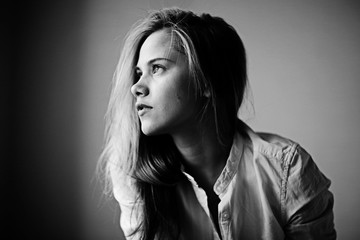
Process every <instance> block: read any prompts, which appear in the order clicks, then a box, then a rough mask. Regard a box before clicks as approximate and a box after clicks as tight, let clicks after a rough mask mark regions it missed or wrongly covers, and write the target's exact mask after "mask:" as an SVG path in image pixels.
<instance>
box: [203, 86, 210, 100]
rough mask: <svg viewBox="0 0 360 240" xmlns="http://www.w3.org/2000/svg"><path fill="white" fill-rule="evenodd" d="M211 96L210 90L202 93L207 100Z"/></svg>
mask: <svg viewBox="0 0 360 240" xmlns="http://www.w3.org/2000/svg"><path fill="white" fill-rule="evenodd" d="M210 96H211V93H210V90H209V89H208V88H207V89H206V90H205V92H204V97H206V98H209V97H210Z"/></svg>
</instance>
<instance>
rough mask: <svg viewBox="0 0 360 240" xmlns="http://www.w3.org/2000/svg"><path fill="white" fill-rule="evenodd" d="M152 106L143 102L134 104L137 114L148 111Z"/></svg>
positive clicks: (140, 114) (141, 114)
mask: <svg viewBox="0 0 360 240" xmlns="http://www.w3.org/2000/svg"><path fill="white" fill-rule="evenodd" d="M151 109H152V107H150V106H148V105H145V104H136V110H137V111H138V115H139V116H143V115H144V114H145V113H147V112H148V111H150V110H151Z"/></svg>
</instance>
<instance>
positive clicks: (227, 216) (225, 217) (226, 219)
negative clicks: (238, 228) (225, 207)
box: [222, 212, 230, 221]
mask: <svg viewBox="0 0 360 240" xmlns="http://www.w3.org/2000/svg"><path fill="white" fill-rule="evenodd" d="M229 218H230V214H229V213H228V212H223V214H222V220H223V221H228V220H229Z"/></svg>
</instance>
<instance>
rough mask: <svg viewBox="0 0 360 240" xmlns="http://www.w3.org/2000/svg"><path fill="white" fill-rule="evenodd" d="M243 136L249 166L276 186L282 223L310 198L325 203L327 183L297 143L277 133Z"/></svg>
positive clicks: (250, 133)
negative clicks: (246, 141) (248, 150)
mask: <svg viewBox="0 0 360 240" xmlns="http://www.w3.org/2000/svg"><path fill="white" fill-rule="evenodd" d="M246 133H247V135H248V136H249V144H250V145H251V146H250V148H251V149H252V151H253V158H252V161H253V164H254V165H256V167H257V168H259V169H261V172H262V176H261V177H262V178H263V177H267V176H266V175H271V176H270V177H268V179H267V180H269V181H272V184H273V185H276V186H279V188H277V192H278V194H279V195H278V196H279V199H280V205H281V215H282V219H283V221H284V222H287V221H288V220H289V219H290V217H291V216H293V215H294V214H295V213H297V212H299V211H300V209H302V208H304V206H307V205H309V203H311V202H314V201H313V200H314V199H317V200H316V201H317V202H319V201H318V199H325V200H326V201H328V200H329V198H330V197H331V196H330V195H329V192H328V188H329V187H330V184H331V182H330V180H329V179H328V178H326V176H325V175H324V174H323V173H322V172H321V171H320V169H319V168H318V166H317V165H316V163H315V162H314V160H313V158H312V156H311V155H310V154H309V153H308V152H307V151H306V150H305V149H304V148H303V147H302V146H301V145H300V144H298V143H297V142H295V141H293V140H290V139H288V138H286V137H282V136H279V135H277V134H271V133H257V132H254V131H253V130H251V129H250V128H248V129H247V131H246ZM264 175H265V176H264ZM267 182H268V181H267ZM325 200H324V201H325Z"/></svg>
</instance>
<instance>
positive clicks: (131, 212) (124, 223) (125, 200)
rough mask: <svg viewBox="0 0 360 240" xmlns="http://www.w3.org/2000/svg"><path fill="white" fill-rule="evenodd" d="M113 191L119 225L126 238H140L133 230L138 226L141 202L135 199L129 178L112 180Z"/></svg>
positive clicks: (135, 239)
mask: <svg viewBox="0 0 360 240" xmlns="http://www.w3.org/2000/svg"><path fill="white" fill-rule="evenodd" d="M113 185H114V188H113V193H114V197H115V199H116V201H117V202H118V203H119V206H120V227H121V229H122V230H123V233H124V235H125V238H126V239H127V240H130V239H131V240H137V239H140V234H139V233H138V232H137V233H135V234H133V233H134V231H135V230H136V229H137V228H138V227H139V222H140V219H141V203H140V202H139V201H138V200H137V194H136V192H135V187H134V185H133V184H132V182H131V180H130V179H129V178H122V179H121V180H119V179H118V180H117V181H113Z"/></svg>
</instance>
